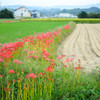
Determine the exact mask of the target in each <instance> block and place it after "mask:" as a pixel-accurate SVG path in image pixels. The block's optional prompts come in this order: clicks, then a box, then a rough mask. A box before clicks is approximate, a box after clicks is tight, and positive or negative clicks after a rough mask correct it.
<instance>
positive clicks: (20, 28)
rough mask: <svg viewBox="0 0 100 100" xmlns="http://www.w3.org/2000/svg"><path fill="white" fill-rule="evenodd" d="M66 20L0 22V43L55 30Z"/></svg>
mask: <svg viewBox="0 0 100 100" xmlns="http://www.w3.org/2000/svg"><path fill="white" fill-rule="evenodd" d="M67 23H68V22H16V23H2V24H0V43H7V42H10V41H12V42H13V41H15V39H16V38H18V39H20V38H23V37H24V36H29V35H34V34H38V33H41V32H47V31H49V32H50V31H52V30H55V29H56V28H57V27H62V26H64V25H65V24H67Z"/></svg>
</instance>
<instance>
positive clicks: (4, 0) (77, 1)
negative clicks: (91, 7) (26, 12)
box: [0, 0, 100, 6]
mask: <svg viewBox="0 0 100 100" xmlns="http://www.w3.org/2000/svg"><path fill="white" fill-rule="evenodd" d="M0 1H1V4H2V5H29V6H53V5H86V4H96V3H100V0H0Z"/></svg>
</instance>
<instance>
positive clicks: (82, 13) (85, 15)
mask: <svg viewBox="0 0 100 100" xmlns="http://www.w3.org/2000/svg"><path fill="white" fill-rule="evenodd" d="M77 16H78V18H88V14H87V13H86V12H85V11H82V12H81V13H79V14H78V15H77Z"/></svg>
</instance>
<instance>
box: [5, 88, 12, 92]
mask: <svg viewBox="0 0 100 100" xmlns="http://www.w3.org/2000/svg"><path fill="white" fill-rule="evenodd" d="M3 89H4V90H5V91H9V92H10V91H11V90H10V89H9V88H7V87H4V88H3Z"/></svg>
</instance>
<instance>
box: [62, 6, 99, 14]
mask: <svg viewBox="0 0 100 100" xmlns="http://www.w3.org/2000/svg"><path fill="white" fill-rule="evenodd" d="M81 11H85V12H87V13H100V8H97V7H91V8H87V9H80V8H75V9H63V10H62V11H61V13H72V14H75V15H77V14H78V13H80V12H81Z"/></svg>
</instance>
